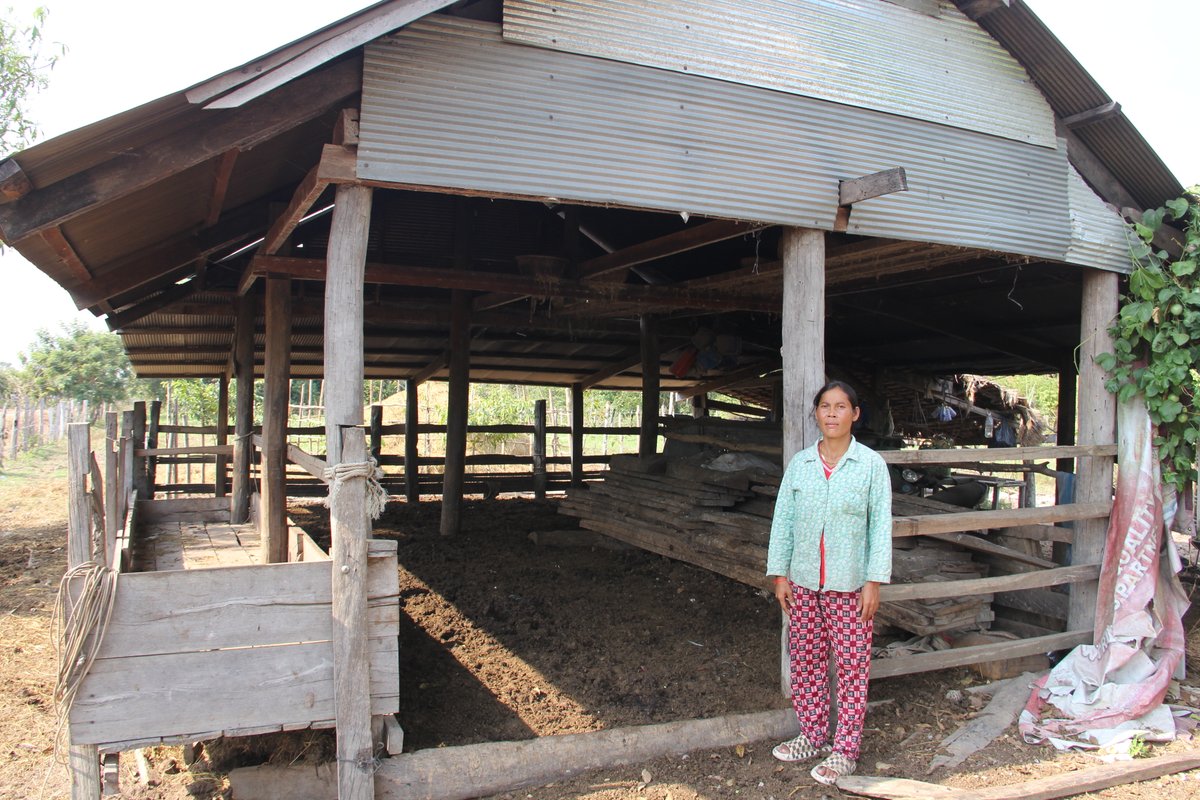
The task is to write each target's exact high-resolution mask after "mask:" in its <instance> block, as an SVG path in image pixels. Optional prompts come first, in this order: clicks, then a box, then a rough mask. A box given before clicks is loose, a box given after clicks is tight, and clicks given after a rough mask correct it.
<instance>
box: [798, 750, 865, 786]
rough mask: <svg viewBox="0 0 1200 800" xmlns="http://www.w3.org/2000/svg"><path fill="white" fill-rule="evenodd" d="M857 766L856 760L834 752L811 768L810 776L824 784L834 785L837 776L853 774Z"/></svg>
mask: <svg viewBox="0 0 1200 800" xmlns="http://www.w3.org/2000/svg"><path fill="white" fill-rule="evenodd" d="M857 768H858V762H857V761H855V760H854V759H852V758H847V757H846V756H844V755H842V754H841V753H834V754H833V755H831V756H830V757H829V758H827V759H825V760H824V761H822V762H821V763H820V764H817V765H816V766H815V767H813V768H812V772H810V773H809V774H810V775H812V778H813V780H814V781H816V782H817V783H823V784H825V785H826V786H834V785H835V784H837V781H838V778H842V777H845V776H846V775H853V774H854V770H856V769H857Z"/></svg>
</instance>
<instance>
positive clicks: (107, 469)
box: [104, 411, 122, 567]
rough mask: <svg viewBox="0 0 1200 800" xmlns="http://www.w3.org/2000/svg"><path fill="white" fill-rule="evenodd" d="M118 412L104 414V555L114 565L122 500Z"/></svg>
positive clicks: (107, 562)
mask: <svg viewBox="0 0 1200 800" xmlns="http://www.w3.org/2000/svg"><path fill="white" fill-rule="evenodd" d="M118 447H119V444H118V442H117V412H115V411H109V412H108V413H107V414H105V415H104V555H105V562H104V563H106V564H107V565H108V566H110V567H111V566H113V564H114V561H113V557H114V555H115V553H116V547H117V537H118V536H119V535H120V531H121V522H122V520H121V516H120V501H119V500H118V499H117V497H118V495H117V492H118V491H120V486H121V483H120V475H119V472H120V467H118V466H117V465H118V464H119V463H120V462H118V460H117V448H118Z"/></svg>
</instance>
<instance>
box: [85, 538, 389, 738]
mask: <svg viewBox="0 0 1200 800" xmlns="http://www.w3.org/2000/svg"><path fill="white" fill-rule="evenodd" d="M388 545H390V547H388ZM381 547H382V549H381ZM371 556H372V557H370V558H369V559H368V568H367V596H368V620H367V636H368V639H369V644H368V649H369V660H370V665H371V713H373V714H391V713H394V712H395V711H396V710H397V708H398V691H399V667H398V663H399V662H398V653H397V639H396V637H397V635H398V631H399V613H400V612H399V601H398V594H399V583H398V576H397V571H396V553H395V544H394V543H383V544H382V545H381V544H380V543H378V542H373V543H372V552H371ZM330 569H331V562H329V561H306V562H303V563H290V564H265V565H259V566H240V567H221V568H215V569H205V570H180V571H173V572H146V573H132V574H127V575H122V576H121V583H120V587H119V592H118V595H117V601H116V605H115V607H114V609H113V616H112V620H111V622H110V624H109V629H108V634H107V636H106V637H105V640H104V644H103V647H102V648H101V651H100V654H99V657H98V658H97V660H96V662H95V664H94V665H93V666H92V669H91V672H90V673H89V674H88V677H87V679H86V681H85V682H84V684H83V686H82V687H81V689H80V693H79V697H78V699H77V700H76V702H75V705H74V706H73V707H72V709H71V718H70V724H71V734H72V739H73V740H74V741H75V742H77V743H80V744H97V745H100V746H101V747H102V748H104V749H108V750H120V749H128V748H130V747H134V746H140V745H144V744H147V743H150V742H155V741H176V740H184V739H201V738H211V737H213V736H217V735H247V734H250V733H261V732H264V731H271V730H276V731H277V730H291V729H295V728H303V727H308V726H313V725H316V726H321V725H322V724H327V723H328V722H329V721H331V720H332V719H333V718H334V707H333V685H334V684H333V650H332V645H331V639H332V623H331V620H332V615H331V611H330V605H331V589H330V587H331V585H332V584H331V575H330Z"/></svg>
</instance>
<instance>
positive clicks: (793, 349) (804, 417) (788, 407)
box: [779, 228, 825, 466]
mask: <svg viewBox="0 0 1200 800" xmlns="http://www.w3.org/2000/svg"><path fill="white" fill-rule="evenodd" d="M779 249H780V256H781V258H782V261H783V463H784V465H785V466H786V465H787V463H788V462H789V461H791V459H792V456H793V455H795V454H796V453H798V452H799V451H801V450H803V449H804V448H805V447H808V446H809V445H811V444H813V443H814V442H816V441H817V438H818V433H817V423H816V420H815V419H813V415H812V398H813V395H815V394H816V393H817V390H818V389H820V388H821V387H822V386H824V385H825V234H824V233H823V232H821V231H817V230H810V229H807V228H784V230H783V237H782V239H781V241H780V245H779Z"/></svg>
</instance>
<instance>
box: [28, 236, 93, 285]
mask: <svg viewBox="0 0 1200 800" xmlns="http://www.w3.org/2000/svg"><path fill="white" fill-rule="evenodd" d="M38 238H40V239H41V240H42V241H44V242H45V243H46V244H47V245H48V246H49V247H50V249H51V250H53V251H54V254H55V255H56V256H58V260H59V262H60V263H62V265H63V266H65V267H66V268H67V271H68V272H70V273H71V276H72V277H74V278H75V279H76V280H80V281H90V280H91V279H92V273H91V270H89V269H88V268H87V265H86V264H84V263H83V259H82V258H80V257H79V254H78V253H76V252H75V247H74V246H73V245H72V244H71V243H70V242H69V241H67V237H66V236H65V235H64V234H63V231H62V228H60V227H58V226H57V225H56V226H54V227H53V228H47V229H46V230H44V231H42V232H40V233H39V234H38Z"/></svg>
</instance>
